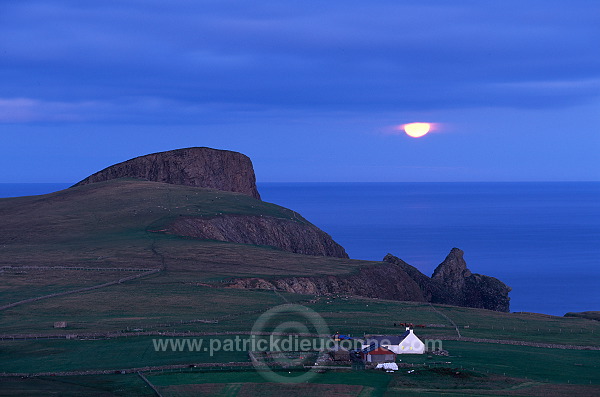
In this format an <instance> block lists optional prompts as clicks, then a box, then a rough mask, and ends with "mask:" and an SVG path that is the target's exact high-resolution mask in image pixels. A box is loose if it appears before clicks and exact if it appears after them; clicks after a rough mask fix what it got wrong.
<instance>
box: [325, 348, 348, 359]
mask: <svg viewBox="0 0 600 397" xmlns="http://www.w3.org/2000/svg"><path fill="white" fill-rule="evenodd" d="M329 355H330V356H331V359H332V360H334V361H350V352H349V351H348V349H347V348H346V347H344V346H340V345H335V346H333V347H332V348H331V349H330V350H329Z"/></svg>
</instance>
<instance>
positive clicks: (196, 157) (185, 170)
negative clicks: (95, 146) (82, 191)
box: [75, 147, 260, 200]
mask: <svg viewBox="0 0 600 397" xmlns="http://www.w3.org/2000/svg"><path fill="white" fill-rule="evenodd" d="M117 178H139V179H145V180H148V181H151V182H163V183H169V184H172V185H184V186H197V187H203V188H209V189H218V190H224V191H228V192H236V193H243V194H246V195H248V196H250V197H254V198H255V199H258V200H260V194H259V193H258V189H257V188H256V176H255V175H254V168H253V167H252V161H251V160H250V158H248V157H247V156H245V155H243V154H241V153H237V152H232V151H229V150H218V149H211V148H207V147H192V148H186V149H177V150H170V151H167V152H159V153H153V154H148V155H145V156H140V157H136V158H133V159H131V160H127V161H124V162H122V163H118V164H115V165H112V166H110V167H107V168H105V169H103V170H102V171H98V172H96V173H95V174H92V175H90V176H88V177H87V178H85V179H84V180H82V181H81V182H79V183H77V184H76V185H75V186H81V185H87V184H90V183H96V182H104V181H108V180H111V179H117Z"/></svg>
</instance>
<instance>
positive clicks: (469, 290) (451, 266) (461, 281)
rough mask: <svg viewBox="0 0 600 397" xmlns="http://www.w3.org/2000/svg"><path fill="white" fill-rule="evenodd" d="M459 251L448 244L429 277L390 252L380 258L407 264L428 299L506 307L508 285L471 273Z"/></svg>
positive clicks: (446, 302) (433, 301)
mask: <svg viewBox="0 0 600 397" xmlns="http://www.w3.org/2000/svg"><path fill="white" fill-rule="evenodd" d="M463 255H464V252H463V251H462V250H460V249H458V248H452V250H451V251H450V253H449V254H448V256H447V257H446V259H444V261H443V262H442V263H440V264H439V265H438V267H437V268H436V269H435V270H434V272H433V275H432V277H431V278H429V277H427V276H425V275H424V274H423V273H421V272H419V271H418V270H417V269H416V268H414V267H412V266H410V265H408V264H406V263H405V262H404V261H402V260H401V259H399V258H396V257H395V256H393V255H391V254H388V255H386V257H385V258H384V259H383V260H384V261H385V262H388V263H393V264H398V263H404V264H405V265H406V266H409V267H411V268H412V269H413V270H412V276H413V278H415V279H416V280H419V285H420V287H421V289H423V290H424V291H426V296H427V297H428V298H429V301H430V302H432V303H444V304H448V305H456V306H466V307H477V308H481V309H489V310H496V311H501V312H507V311H509V306H510V298H509V297H508V293H509V292H510V290H511V288H510V287H508V286H507V285H506V284H504V283H503V282H502V281H500V280H498V279H496V278H494V277H489V276H484V275H481V274H474V273H471V271H470V270H469V269H468V268H467V263H466V262H465V260H464V257H463Z"/></svg>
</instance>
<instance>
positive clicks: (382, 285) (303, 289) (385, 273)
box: [230, 264, 426, 302]
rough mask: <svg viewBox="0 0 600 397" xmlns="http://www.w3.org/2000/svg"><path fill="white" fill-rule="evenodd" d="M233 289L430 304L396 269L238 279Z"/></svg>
mask: <svg viewBox="0 0 600 397" xmlns="http://www.w3.org/2000/svg"><path fill="white" fill-rule="evenodd" d="M230 286H231V287H232V288H251V289H272V290H278V291H287V292H293V293H298V294H311V295H328V294H344V295H356V296H364V297H368V298H381V299H392V300H400V301H418V302H425V301H426V299H425V297H424V296H423V293H422V291H421V289H420V288H419V285H418V284H417V283H416V282H415V281H414V280H412V279H411V278H410V276H409V275H408V274H406V273H405V272H404V271H403V270H402V269H401V268H400V267H399V266H396V265H382V264H379V265H372V266H365V267H362V268H360V269H359V271H358V272H357V273H354V274H348V275H341V276H316V277H286V278H279V279H274V280H270V279H269V280H267V279H262V278H249V279H238V280H232V282H231V285H230Z"/></svg>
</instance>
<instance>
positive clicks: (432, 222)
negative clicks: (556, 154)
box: [0, 182, 600, 316]
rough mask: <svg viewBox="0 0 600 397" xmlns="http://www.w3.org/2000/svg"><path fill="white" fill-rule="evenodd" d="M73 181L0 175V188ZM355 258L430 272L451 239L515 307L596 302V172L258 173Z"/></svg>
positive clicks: (28, 189) (599, 192) (582, 307)
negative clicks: (560, 176)
mask: <svg viewBox="0 0 600 397" xmlns="http://www.w3.org/2000/svg"><path fill="white" fill-rule="evenodd" d="M71 185H72V183H3V184H0V197H16V196H26V195H37V194H45V193H50V192H53V191H57V190H61V189H65V188H68V187H69V186H71ZM258 189H259V192H260V194H261V196H262V199H263V200H264V201H267V202H272V203H275V204H278V205H281V206H284V207H287V208H290V209H292V210H294V211H296V212H299V213H300V214H302V215H303V216H304V217H305V218H306V219H308V220H309V221H310V222H312V223H314V224H315V225H317V226H318V227H320V228H321V229H323V230H324V231H326V232H327V233H328V234H330V235H331V236H332V237H333V238H334V239H335V240H336V241H337V242H338V243H340V244H341V245H342V246H343V247H344V248H345V249H346V251H347V252H348V254H349V255H350V257H351V258H352V259H365V260H377V261H379V260H381V259H382V258H383V257H384V256H385V255H386V254H387V253H391V254H393V255H395V256H397V257H399V258H401V259H403V260H404V261H406V262H407V263H409V264H411V265H413V266H415V267H417V268H418V269H419V270H420V271H422V272H423V273H424V274H426V275H428V276H430V275H431V273H432V272H433V270H434V269H435V267H436V266H437V265H438V264H439V263H441V262H442V261H443V260H444V258H445V256H446V255H447V254H448V253H449V252H450V249H451V248H453V247H457V248H460V249H462V250H463V251H465V260H466V261H467V265H468V266H469V268H470V270H471V271H472V272H473V273H479V274H485V275H488V276H493V277H496V278H498V279H500V280H501V281H503V282H504V283H506V284H507V285H509V286H510V287H511V288H512V291H511V293H510V297H511V311H513V312H517V311H527V312H537V313H545V314H553V315H560V316H562V315H564V314H565V313H566V312H571V311H589V310H600V293H599V292H598V287H597V285H598V281H599V280H600V266H598V265H599V262H600V259H599V258H600V200H599V198H600V182H441V183H435V182H405V183H402V182H398V183H371V182H369V183H345V182H340V183H273V182H271V183H258Z"/></svg>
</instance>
